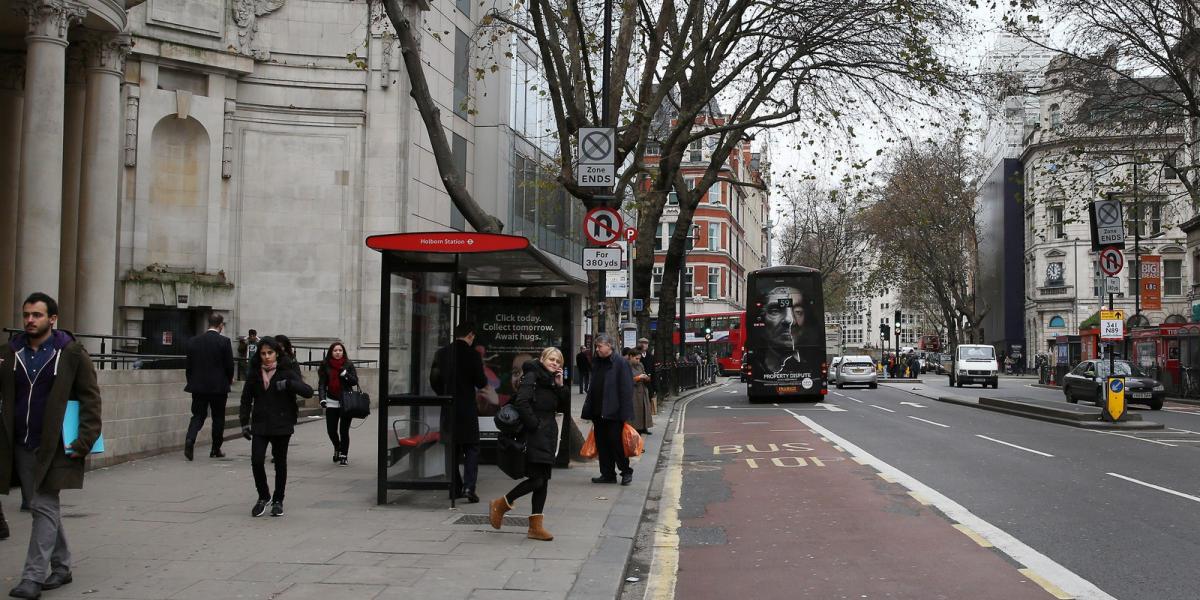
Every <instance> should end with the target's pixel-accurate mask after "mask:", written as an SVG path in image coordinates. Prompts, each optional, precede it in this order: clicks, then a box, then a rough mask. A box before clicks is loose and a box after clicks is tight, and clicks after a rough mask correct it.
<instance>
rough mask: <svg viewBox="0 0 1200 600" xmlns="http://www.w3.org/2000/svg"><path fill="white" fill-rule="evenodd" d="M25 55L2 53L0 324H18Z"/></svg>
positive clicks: (0, 72)
mask: <svg viewBox="0 0 1200 600" xmlns="http://www.w3.org/2000/svg"><path fill="white" fill-rule="evenodd" d="M23 81H25V56H24V55H23V54H0V326H3V327H17V326H18V321H10V318H11V316H12V313H13V310H14V309H13V306H14V302H15V300H13V296H14V293H13V273H14V270H13V269H14V268H15V267H16V264H15V263H14V262H13V255H14V254H16V251H17V219H16V215H17V189H18V188H17V181H18V179H19V178H20V165H21V105H22V104H23V103H22V101H21V94H22V92H21V83H22V82H23Z"/></svg>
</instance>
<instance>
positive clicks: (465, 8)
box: [455, 0, 471, 17]
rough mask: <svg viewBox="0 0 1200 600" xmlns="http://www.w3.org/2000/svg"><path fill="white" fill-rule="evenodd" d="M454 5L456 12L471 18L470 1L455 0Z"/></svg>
mask: <svg viewBox="0 0 1200 600" xmlns="http://www.w3.org/2000/svg"><path fill="white" fill-rule="evenodd" d="M455 4H456V5H458V12H461V13H462V14H464V15H467V16H468V17H469V16H471V0H455Z"/></svg>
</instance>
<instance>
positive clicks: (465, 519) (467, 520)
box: [454, 515, 529, 527]
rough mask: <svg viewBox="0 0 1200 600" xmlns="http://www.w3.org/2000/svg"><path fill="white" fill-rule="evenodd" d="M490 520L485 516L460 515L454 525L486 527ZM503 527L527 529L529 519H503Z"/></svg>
mask: <svg viewBox="0 0 1200 600" xmlns="http://www.w3.org/2000/svg"><path fill="white" fill-rule="evenodd" d="M489 523H491V519H490V518H489V517H488V516H487V515H460V516H459V517H458V518H457V519H455V520H454V524H455V525H487V524H489ZM504 525H507V526H509V527H529V517H504Z"/></svg>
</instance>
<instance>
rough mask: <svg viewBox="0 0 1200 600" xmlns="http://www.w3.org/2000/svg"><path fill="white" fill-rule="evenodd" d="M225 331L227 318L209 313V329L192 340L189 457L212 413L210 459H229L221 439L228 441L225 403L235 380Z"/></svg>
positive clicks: (189, 348) (189, 345)
mask: <svg viewBox="0 0 1200 600" xmlns="http://www.w3.org/2000/svg"><path fill="white" fill-rule="evenodd" d="M224 331H225V317H223V316H221V315H219V314H217V313H209V315H208V330H207V331H205V332H204V333H202V334H200V335H198V336H196V337H194V338H192V339H190V340H188V342H187V347H186V352H187V359H186V363H185V365H186V368H185V372H186V376H187V385H186V386H185V387H184V388H183V391H185V392H189V393H190V394H191V395H192V420H191V422H190V423H188V430H187V436H186V437H185V438H184V441H183V456H184V458H186V459H188V460H192V457H193V455H194V453H195V449H196V436H197V435H199V433H200V428H202V427H204V419H205V418H206V417H207V416H208V413H209V412H210V411H211V412H212V448H211V449H209V452H208V457H209V458H225V453H224V452H221V442H223V441H225V403H226V401H228V400H229V386H230V384H231V383H233V346H232V345H231V344H230V342H229V338H227V337H225V336H223V335H221V333H222V332H224Z"/></svg>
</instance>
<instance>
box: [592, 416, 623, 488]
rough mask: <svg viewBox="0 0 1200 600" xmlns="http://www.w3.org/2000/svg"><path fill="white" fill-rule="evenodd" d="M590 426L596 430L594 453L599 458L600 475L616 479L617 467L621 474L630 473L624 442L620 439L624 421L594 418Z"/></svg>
mask: <svg viewBox="0 0 1200 600" xmlns="http://www.w3.org/2000/svg"><path fill="white" fill-rule="evenodd" d="M592 426H593V427H594V428H595V430H596V454H597V457H598V458H599V459H600V476H601V477H604V478H606V479H616V478H617V470H618V469H619V470H620V471H621V474H622V475H632V474H633V468H632V467H630V466H629V458H628V457H627V456H625V443H624V442H623V441H622V439H621V433H622V431H623V430H624V429H625V423H624V422H622V421H612V420H609V419H596V420H595V421H593V422H592Z"/></svg>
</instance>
